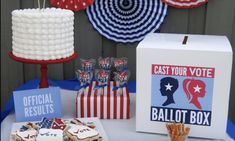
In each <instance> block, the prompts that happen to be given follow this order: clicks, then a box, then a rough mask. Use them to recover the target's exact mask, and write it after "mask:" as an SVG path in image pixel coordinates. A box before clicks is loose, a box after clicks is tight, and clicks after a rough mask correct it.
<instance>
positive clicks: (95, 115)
mask: <svg viewBox="0 0 235 141" xmlns="http://www.w3.org/2000/svg"><path fill="white" fill-rule="evenodd" d="M95 85H98V82H96V83H95ZM94 117H97V91H95V93H94Z"/></svg>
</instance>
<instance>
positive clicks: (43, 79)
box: [8, 51, 78, 88]
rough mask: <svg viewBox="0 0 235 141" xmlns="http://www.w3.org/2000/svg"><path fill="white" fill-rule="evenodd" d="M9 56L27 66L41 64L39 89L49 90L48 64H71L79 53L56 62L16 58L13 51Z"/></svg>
mask: <svg viewBox="0 0 235 141" xmlns="http://www.w3.org/2000/svg"><path fill="white" fill-rule="evenodd" d="M8 55H9V56H10V57H11V58H12V59H13V60H15V61H17V62H21V63H26V64H39V65H41V69H40V70H41V80H40V83H39V88H48V86H49V84H48V79H47V65H48V64H59V63H64V62H69V61H71V60H73V59H75V58H77V56H78V53H77V52H74V53H73V55H72V56H70V57H67V58H63V59H56V60H31V59H24V58H20V57H16V56H15V55H14V54H13V53H12V51H10V52H9V53H8Z"/></svg>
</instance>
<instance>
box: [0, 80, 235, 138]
mask: <svg viewBox="0 0 235 141" xmlns="http://www.w3.org/2000/svg"><path fill="white" fill-rule="evenodd" d="M38 84H39V80H38V79H35V80H31V81H28V82H27V83H25V84H24V85H22V86H20V87H18V88H17V89H16V91H19V90H28V89H35V88H38ZM49 85H50V86H58V87H60V88H61V89H67V90H76V89H79V87H80V86H79V82H78V81H77V80H49ZM128 88H129V92H130V93H135V92H136V83H135V82H129V83H128ZM12 111H14V100H13V95H11V97H10V99H9V100H8V102H7V104H6V105H5V109H4V111H1V122H2V121H3V120H4V118H5V117H6V116H7V115H8V114H9V113H10V112H12ZM227 133H228V134H229V135H230V137H231V138H233V139H234V140H235V125H234V123H233V122H232V121H231V120H229V119H228V122H227Z"/></svg>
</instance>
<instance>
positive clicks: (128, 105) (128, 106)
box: [126, 87, 130, 119]
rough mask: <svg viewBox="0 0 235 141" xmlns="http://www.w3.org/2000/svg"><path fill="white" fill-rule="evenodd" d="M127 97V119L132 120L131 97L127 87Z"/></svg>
mask: <svg viewBox="0 0 235 141" xmlns="http://www.w3.org/2000/svg"><path fill="white" fill-rule="evenodd" d="M126 96H127V110H126V118H127V119H129V118H130V96H129V90H128V87H126Z"/></svg>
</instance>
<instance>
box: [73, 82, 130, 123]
mask: <svg viewBox="0 0 235 141" xmlns="http://www.w3.org/2000/svg"><path fill="white" fill-rule="evenodd" d="M97 84H99V83H98V82H95V81H94V82H92V83H91V84H90V86H89V87H87V88H86V89H85V90H84V91H79V92H78V94H77V98H76V113H77V117H99V118H101V119H129V118H130V96H129V92H128V88H127V87H124V88H120V89H119V92H121V91H122V94H118V93H117V91H113V87H115V86H118V83H117V82H115V81H111V82H109V84H108V85H107V86H105V87H104V89H103V90H102V88H100V89H99V90H94V87H95V86H96V85H97ZM99 91H100V92H102V93H103V94H99Z"/></svg>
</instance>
